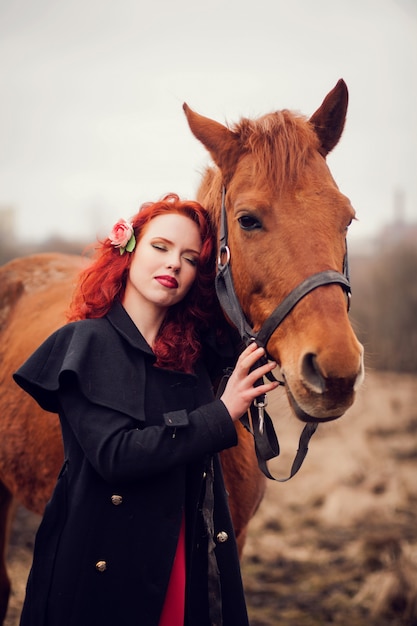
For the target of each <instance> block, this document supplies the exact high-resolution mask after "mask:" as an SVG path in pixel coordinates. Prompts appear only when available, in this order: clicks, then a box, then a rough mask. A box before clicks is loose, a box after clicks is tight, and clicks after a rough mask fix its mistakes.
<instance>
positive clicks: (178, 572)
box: [159, 516, 185, 626]
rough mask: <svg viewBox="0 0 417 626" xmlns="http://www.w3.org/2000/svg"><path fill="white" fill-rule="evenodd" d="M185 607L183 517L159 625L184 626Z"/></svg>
mask: <svg viewBox="0 0 417 626" xmlns="http://www.w3.org/2000/svg"><path fill="white" fill-rule="evenodd" d="M184 608H185V518H184V516H183V518H182V522H181V529H180V535H179V537H178V545H177V551H176V553H175V558H174V563H173V565H172V570H171V577H170V579H169V583H168V589H167V593H166V596H165V601H164V606H163V608H162V613H161V618H160V620H159V626H184Z"/></svg>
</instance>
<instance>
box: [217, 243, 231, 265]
mask: <svg viewBox="0 0 417 626" xmlns="http://www.w3.org/2000/svg"><path fill="white" fill-rule="evenodd" d="M223 254H225V255H226V262H225V263H222V255H223ZM229 262H230V249H229V246H222V247H221V248H220V250H219V256H218V258H217V264H218V266H219V268H222V267H225V266H226V265H229Z"/></svg>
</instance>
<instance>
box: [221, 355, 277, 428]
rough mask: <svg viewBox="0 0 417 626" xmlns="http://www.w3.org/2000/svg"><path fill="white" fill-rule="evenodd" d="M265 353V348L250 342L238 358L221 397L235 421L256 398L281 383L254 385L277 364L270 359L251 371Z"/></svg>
mask: <svg viewBox="0 0 417 626" xmlns="http://www.w3.org/2000/svg"><path fill="white" fill-rule="evenodd" d="M264 355H265V350H264V349H263V348H258V346H257V345H256V343H251V344H249V346H248V347H247V348H246V349H245V350H244V351H243V352H242V354H241V355H240V357H239V359H238V360H237V363H236V366H235V369H234V370H233V373H232V375H231V376H230V378H229V380H228V382H227V385H226V387H225V390H224V392H223V394H222V396H221V397H220V400H221V401H222V402H223V404H224V405H225V407H226V408H227V410H228V411H229V413H230V416H231V418H232V420H233V421H234V422H235V421H237V420H238V419H240V418H241V417H242V415H243V414H244V413H246V411H247V410H248V408H249V407H250V405H251V403H252V402H253V400H254V399H255V398H257V397H258V396H260V395H261V394H263V393H268V392H269V391H272V390H273V389H276V387H277V386H278V385H279V383H278V382H268V383H265V384H263V385H259V386H257V387H254V384H255V383H256V381H257V380H259V379H260V378H262V377H263V376H265V375H266V374H267V373H268V372H270V371H272V370H273V369H275V368H276V366H277V364H276V363H275V362H274V361H268V362H267V363H266V364H265V365H261V366H260V367H257V368H256V369H254V370H253V371H252V372H251V371H250V369H251V367H253V366H254V365H255V363H256V362H257V361H258V360H259V359H260V358H261V357H262V356H264Z"/></svg>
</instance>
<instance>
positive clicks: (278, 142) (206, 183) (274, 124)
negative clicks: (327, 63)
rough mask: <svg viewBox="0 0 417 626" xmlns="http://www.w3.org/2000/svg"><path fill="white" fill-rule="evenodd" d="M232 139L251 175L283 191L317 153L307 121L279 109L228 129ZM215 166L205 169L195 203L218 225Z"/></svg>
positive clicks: (217, 173) (219, 177) (218, 187)
mask: <svg viewBox="0 0 417 626" xmlns="http://www.w3.org/2000/svg"><path fill="white" fill-rule="evenodd" d="M228 128H229V130H230V131H231V133H233V135H234V136H235V138H236V140H237V142H238V145H239V151H240V155H241V157H243V156H245V155H249V154H250V155H251V158H252V166H253V168H254V169H253V173H254V175H255V176H256V177H257V178H258V180H261V181H268V184H269V185H271V184H273V186H274V188H275V189H276V190H283V189H284V188H285V187H286V186H288V184H290V183H295V182H296V181H297V180H298V179H299V177H300V176H301V173H302V171H303V170H304V168H305V166H306V164H307V163H308V161H309V160H310V159H311V158H312V155H313V154H314V153H315V152H317V151H318V149H319V139H318V136H317V134H316V132H315V130H314V127H313V125H312V124H310V122H309V121H308V119H307V118H306V117H304V116H302V115H298V114H295V113H294V112H292V111H289V110H287V109H283V110H282V111H275V112H273V113H268V114H266V115H263V116H262V117H259V118H257V119H248V118H242V119H241V120H240V121H239V122H237V123H236V124H234V125H231V126H228ZM222 181H223V177H222V173H221V172H220V170H219V168H218V167H217V166H214V167H213V166H209V167H208V168H206V171H205V173H204V176H203V178H202V182H201V185H200V188H199V190H198V194H197V199H198V201H199V202H201V204H203V206H205V207H206V208H209V210H210V212H211V214H212V216H213V218H214V221H215V223H217V222H218V214H219V209H220V206H219V195H220V193H221V188H222V184H223V182H222Z"/></svg>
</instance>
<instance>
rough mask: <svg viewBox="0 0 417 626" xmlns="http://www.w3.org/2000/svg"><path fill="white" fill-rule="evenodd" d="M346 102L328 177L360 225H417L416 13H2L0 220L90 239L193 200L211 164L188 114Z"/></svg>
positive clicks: (395, 2) (223, 116)
mask: <svg viewBox="0 0 417 626" xmlns="http://www.w3.org/2000/svg"><path fill="white" fill-rule="evenodd" d="M339 78H344V79H345V81H346V83H347V85H348V88H349V92H350V104H349V110H348V119H347V124H346V128H345V132H344V135H343V137H342V140H341V142H340V143H339V145H338V146H337V147H336V148H335V150H334V152H333V153H332V154H331V155H330V156H329V158H328V162H329V165H330V168H331V170H332V173H333V175H334V177H335V179H336V182H337V183H338V185H339V187H340V188H341V190H342V191H343V193H345V194H346V195H347V196H349V197H350V199H351V201H352V204H353V205H354V207H355V208H356V211H357V215H358V217H359V222H358V223H355V224H354V225H353V226H352V228H351V236H352V237H360V236H369V235H373V234H375V233H377V232H378V231H379V229H380V228H381V227H382V225H384V224H386V223H387V222H389V221H391V220H392V219H393V205H394V195H395V193H396V191H397V190H399V191H401V192H402V193H403V194H404V201H405V217H406V219H407V220H409V221H417V121H416V120H417V1H416V0H314V1H312V0H285V1H283V0H256V1H253V2H248V1H245V0H210V1H209V2H208V1H207V0H204V2H203V1H202V0H193V1H192V0H153V1H152V2H150V1H149V2H144V1H143V0H118V1H117V2H115V1H114V0H67V1H63V0H0V86H1V93H0V209H1V208H6V207H14V208H15V210H16V215H17V221H16V227H17V230H18V234H19V236H20V237H21V238H23V239H25V240H26V239H30V238H36V239H38V240H39V239H44V238H46V237H49V236H51V235H52V234H58V235H60V236H63V237H65V236H66V237H68V238H73V237H75V236H80V237H82V238H84V239H85V238H93V239H94V237H95V236H96V234H102V233H103V232H107V230H108V229H109V228H110V227H111V226H112V224H113V222H115V221H116V220H117V219H118V218H119V217H122V216H123V217H126V218H128V217H130V216H131V215H132V214H133V213H135V212H136V210H137V208H138V207H139V205H140V204H141V203H142V202H144V201H148V200H156V199H158V198H159V197H161V196H162V195H163V194H164V193H166V192H169V191H176V192H177V193H179V194H180V195H181V196H184V197H194V196H195V193H196V189H197V187H198V183H199V180H200V176H201V172H202V170H203V169H204V167H205V165H206V164H207V163H208V162H209V158H208V155H207V153H206V152H205V150H204V148H203V147H202V146H201V144H199V142H198V141H197V140H196V139H195V138H194V137H193V136H192V135H191V133H190V131H189V129H188V126H187V124H186V121H185V117H184V114H183V111H182V103H183V102H184V101H186V102H188V104H189V105H190V106H191V107H192V108H194V109H195V110H197V111H198V112H200V113H202V114H203V115H206V116H208V117H211V118H213V119H216V120H218V121H219V122H222V123H226V122H231V123H232V122H236V121H238V120H239V119H240V118H241V117H242V116H244V117H253V116H258V115H262V114H264V113H267V112H269V111H272V110H276V109H282V108H290V109H294V110H295V111H297V112H301V113H303V114H305V115H308V116H310V115H311V114H312V113H313V112H314V111H315V110H316V109H317V108H318V106H319V105H320V103H321V102H322V100H323V98H324V97H325V95H326V94H327V92H328V91H330V89H331V88H333V86H334V85H335V83H336V82H337V80H338V79H339Z"/></svg>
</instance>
